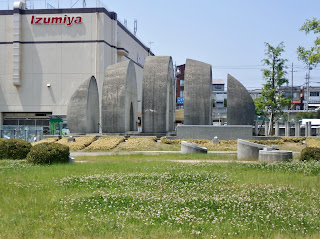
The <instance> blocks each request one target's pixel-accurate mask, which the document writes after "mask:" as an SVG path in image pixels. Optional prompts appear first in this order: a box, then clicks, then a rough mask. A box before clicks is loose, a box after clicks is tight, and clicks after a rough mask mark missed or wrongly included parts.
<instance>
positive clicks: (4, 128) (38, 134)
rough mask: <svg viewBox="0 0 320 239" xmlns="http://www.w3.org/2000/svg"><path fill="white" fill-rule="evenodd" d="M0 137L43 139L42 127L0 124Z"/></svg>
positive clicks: (32, 140) (30, 139)
mask: <svg viewBox="0 0 320 239" xmlns="http://www.w3.org/2000/svg"><path fill="white" fill-rule="evenodd" d="M0 138H4V139H23V140H26V141H28V142H36V141H39V140H41V139H43V127H41V126H28V125H0Z"/></svg>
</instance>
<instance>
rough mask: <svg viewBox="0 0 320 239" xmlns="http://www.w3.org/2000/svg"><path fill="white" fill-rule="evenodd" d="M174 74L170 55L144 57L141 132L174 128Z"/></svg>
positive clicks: (157, 131)
mask: <svg viewBox="0 0 320 239" xmlns="http://www.w3.org/2000/svg"><path fill="white" fill-rule="evenodd" d="M174 111H175V99H174V74H173V64H172V58H171V57H170V56H149V57H147V58H146V62H145V64H144V72H143V83H142V132H143V133H166V132H169V131H173V130H174Z"/></svg>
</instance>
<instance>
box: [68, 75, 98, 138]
mask: <svg viewBox="0 0 320 239" xmlns="http://www.w3.org/2000/svg"><path fill="white" fill-rule="evenodd" d="M99 118H100V115H99V93H98V86H97V81H96V78H95V77H94V76H91V77H90V78H89V79H88V80H86V81H85V82H84V83H83V84H82V85H80V86H79V88H78V89H77V90H76V91H75V92H74V94H73V95H72V97H71V99H70V101H69V104H68V110H67V121H68V127H69V130H70V132H71V133H84V134H86V133H99Z"/></svg>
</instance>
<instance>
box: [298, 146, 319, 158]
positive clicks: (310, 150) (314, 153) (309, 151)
mask: <svg viewBox="0 0 320 239" xmlns="http://www.w3.org/2000/svg"><path fill="white" fill-rule="evenodd" d="M300 160H301V161H320V148H316V147H306V148H304V149H303V150H302V151H301V154H300Z"/></svg>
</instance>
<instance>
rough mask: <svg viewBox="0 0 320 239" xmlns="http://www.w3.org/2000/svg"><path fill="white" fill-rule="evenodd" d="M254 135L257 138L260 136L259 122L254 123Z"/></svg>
mask: <svg viewBox="0 0 320 239" xmlns="http://www.w3.org/2000/svg"><path fill="white" fill-rule="evenodd" d="M254 135H255V136H258V135H259V122H258V121H255V122H254Z"/></svg>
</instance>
